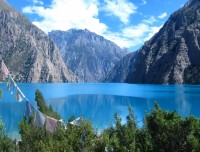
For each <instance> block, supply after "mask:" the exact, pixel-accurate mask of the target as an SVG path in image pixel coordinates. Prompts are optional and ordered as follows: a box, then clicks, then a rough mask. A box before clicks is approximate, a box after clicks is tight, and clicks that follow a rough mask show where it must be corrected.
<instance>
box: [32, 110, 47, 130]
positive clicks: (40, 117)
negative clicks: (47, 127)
mask: <svg viewBox="0 0 200 152" xmlns="http://www.w3.org/2000/svg"><path fill="white" fill-rule="evenodd" d="M45 120H46V117H45V116H44V114H43V113H42V112H40V111H39V110H37V111H36V114H35V119H34V125H35V126H36V127H40V128H43V127H44V123H45Z"/></svg>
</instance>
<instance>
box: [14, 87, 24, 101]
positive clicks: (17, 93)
mask: <svg viewBox="0 0 200 152" xmlns="http://www.w3.org/2000/svg"><path fill="white" fill-rule="evenodd" d="M16 90H17V91H16V95H15V98H16V100H17V101H18V102H22V100H23V99H24V98H25V96H24V94H23V93H22V92H21V90H20V89H19V88H18V87H17V89H16Z"/></svg>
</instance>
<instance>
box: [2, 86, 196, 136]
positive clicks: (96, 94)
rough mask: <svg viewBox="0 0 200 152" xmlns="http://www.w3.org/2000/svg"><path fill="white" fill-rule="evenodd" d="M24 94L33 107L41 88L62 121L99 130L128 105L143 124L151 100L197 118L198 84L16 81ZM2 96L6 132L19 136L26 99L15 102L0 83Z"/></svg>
mask: <svg viewBox="0 0 200 152" xmlns="http://www.w3.org/2000/svg"><path fill="white" fill-rule="evenodd" d="M18 86H19V88H20V89H21V90H22V92H23V93H24V94H25V96H26V97H27V98H28V99H29V100H30V101H31V102H32V104H33V105H34V106H35V104H36V103H35V101H34V98H35V90H36V89H40V91H41V92H42V93H43V95H44V98H45V100H46V103H47V104H48V105H49V104H51V105H52V106H53V109H54V110H55V111H57V112H58V113H59V114H60V115H61V116H62V118H63V119H64V120H68V119H69V118H70V116H71V115H75V116H76V117H79V116H83V118H84V119H87V120H90V121H91V122H92V123H93V126H94V128H98V131H101V130H102V129H104V128H106V127H108V126H110V125H112V124H113V123H114V121H115V120H114V114H115V113H118V115H119V116H120V117H121V118H122V122H125V121H126V116H127V114H128V105H129V104H130V105H131V106H132V107H133V109H134V112H135V115H136V116H137V121H138V125H139V126H142V120H143V118H144V117H145V111H147V112H150V110H151V109H152V108H153V107H154V102H155V101H156V102H158V103H159V104H160V106H161V108H163V109H166V110H170V111H177V112H178V113H179V114H180V115H182V116H183V117H186V116H188V115H191V114H192V115H195V116H197V117H200V110H199V109H200V101H199V100H200V85H136V84H124V83H122V84H119V83H114V84H113V83H110V84H109V83H77V84H76V83H54V84H23V83H19V84H18ZM0 88H1V89H2V90H3V96H2V99H1V100H0V117H1V119H2V121H3V122H4V124H5V127H6V134H7V135H8V136H9V137H11V138H13V139H14V138H20V136H19V134H18V123H19V121H20V120H21V119H22V116H23V113H24V109H25V102H21V103H19V102H17V101H16V100H15V95H13V94H11V93H10V92H8V91H6V84H5V83H1V84H0Z"/></svg>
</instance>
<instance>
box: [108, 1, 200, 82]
mask: <svg viewBox="0 0 200 152" xmlns="http://www.w3.org/2000/svg"><path fill="white" fill-rule="evenodd" d="M199 22H200V1H198V0H190V1H188V2H187V3H186V4H185V5H184V7H183V8H181V9H179V10H177V11H176V12H174V13H173V14H172V15H171V16H170V17H169V19H168V20H167V22H166V23H165V24H164V25H163V27H162V28H161V29H160V31H159V32H158V33H156V34H155V35H154V36H153V37H152V38H151V39H150V40H149V41H147V42H145V44H144V45H143V46H142V47H141V48H140V49H139V50H138V51H137V55H136V56H134V58H135V60H134V62H131V63H130V64H129V65H127V66H125V67H123V68H128V67H131V68H130V69H129V73H128V75H127V77H126V79H125V81H124V82H127V83H142V84H143V83H145V84H199V83H200V79H199V78H198V76H199V72H200V70H199V67H200V60H199V56H200V30H199V29H200V24H199ZM119 71H123V70H120V69H119ZM194 78H197V79H194ZM111 81H112V80H111Z"/></svg>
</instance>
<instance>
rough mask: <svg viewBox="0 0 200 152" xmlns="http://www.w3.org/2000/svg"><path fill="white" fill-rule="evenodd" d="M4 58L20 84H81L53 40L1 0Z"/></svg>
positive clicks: (1, 50)
mask: <svg viewBox="0 0 200 152" xmlns="http://www.w3.org/2000/svg"><path fill="white" fill-rule="evenodd" d="M0 57H1V59H3V60H4V62H5V63H6V65H7V66H8V68H9V70H10V71H11V72H12V73H13V75H14V77H15V80H16V81H21V82H75V81H77V80H78V79H77V77H76V76H75V75H74V74H73V73H72V72H71V71H70V70H68V68H67V67H66V65H65V63H64V62H63V60H62V57H61V56H60V53H59V51H58V49H57V47H56V46H55V45H54V43H53V42H52V41H51V40H50V38H49V37H48V36H47V35H46V34H45V33H44V32H43V31H41V30H40V29H38V28H37V27H36V26H34V25H33V24H32V23H31V22H30V21H29V20H28V19H27V18H26V17H25V16H24V15H22V14H21V13H20V12H18V11H16V10H15V9H14V8H12V7H11V6H10V5H9V4H8V3H7V2H6V1H5V0H0Z"/></svg>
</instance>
